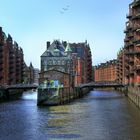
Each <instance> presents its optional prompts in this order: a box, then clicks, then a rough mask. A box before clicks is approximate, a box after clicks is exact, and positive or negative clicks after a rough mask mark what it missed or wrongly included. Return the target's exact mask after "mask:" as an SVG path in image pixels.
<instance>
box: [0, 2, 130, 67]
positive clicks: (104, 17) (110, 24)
mask: <svg viewBox="0 0 140 140" xmlns="http://www.w3.org/2000/svg"><path fill="white" fill-rule="evenodd" d="M131 2H132V0H0V26H1V27H2V28H3V31H4V32H5V33H6V34H7V35H8V33H9V34H10V35H11V36H12V37H13V40H15V41H16V42H17V43H18V44H19V46H21V47H22V49H23V52H24V60H25V62H26V64H27V65H29V64H30V62H32V64H33V66H34V67H35V68H40V56H41V55H42V54H43V52H44V51H45V50H46V42H47V41H51V42H52V41H53V40H54V39H59V40H60V41H61V40H64V41H68V42H70V43H74V42H75V43H79V42H85V40H87V41H88V43H89V45H90V48H91V52H92V63H93V64H92V65H97V64H99V63H102V62H105V61H108V60H110V59H115V58H116V57H117V52H118V51H119V49H120V48H121V47H123V45H124V36H125V34H124V30H125V23H126V21H127V19H126V14H128V11H129V10H128V9H129V4H130V3H131Z"/></svg>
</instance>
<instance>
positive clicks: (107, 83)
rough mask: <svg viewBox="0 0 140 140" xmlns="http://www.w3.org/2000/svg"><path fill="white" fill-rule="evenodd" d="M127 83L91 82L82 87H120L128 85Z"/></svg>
mask: <svg viewBox="0 0 140 140" xmlns="http://www.w3.org/2000/svg"><path fill="white" fill-rule="evenodd" d="M126 86H127V85H124V84H119V83H114V82H91V83H87V84H82V85H80V87H81V88H84V87H89V88H90V87H91V88H119V87H126Z"/></svg>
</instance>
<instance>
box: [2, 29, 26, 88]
mask: <svg viewBox="0 0 140 140" xmlns="http://www.w3.org/2000/svg"><path fill="white" fill-rule="evenodd" d="M23 63H24V56H23V50H22V49H21V48H20V47H19V46H18V44H17V43H16V42H14V43H13V39H12V37H11V36H10V35H9V34H8V37H7V36H6V35H5V33H4V32H3V31H2V28H1V27H0V84H1V85H13V84H18V83H22V82H23V72H24V71H23V69H24V68H23Z"/></svg>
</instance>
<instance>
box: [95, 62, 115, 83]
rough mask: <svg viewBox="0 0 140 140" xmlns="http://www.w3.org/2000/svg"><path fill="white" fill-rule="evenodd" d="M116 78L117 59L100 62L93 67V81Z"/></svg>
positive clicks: (109, 80)
mask: <svg viewBox="0 0 140 140" xmlns="http://www.w3.org/2000/svg"><path fill="white" fill-rule="evenodd" d="M116 80H117V61H116V60H111V61H107V62H106V63H101V64H100V65H98V66H95V68H94V81H95V82H116Z"/></svg>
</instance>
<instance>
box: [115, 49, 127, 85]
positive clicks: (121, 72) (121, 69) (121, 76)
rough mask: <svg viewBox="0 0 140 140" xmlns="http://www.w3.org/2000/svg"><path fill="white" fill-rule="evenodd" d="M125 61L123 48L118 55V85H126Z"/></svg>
mask: <svg viewBox="0 0 140 140" xmlns="http://www.w3.org/2000/svg"><path fill="white" fill-rule="evenodd" d="M125 60H126V59H125V54H124V48H122V49H120V51H119V52H118V54H117V83H119V84H125V83H126V78H125ZM126 61H127V60H126Z"/></svg>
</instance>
